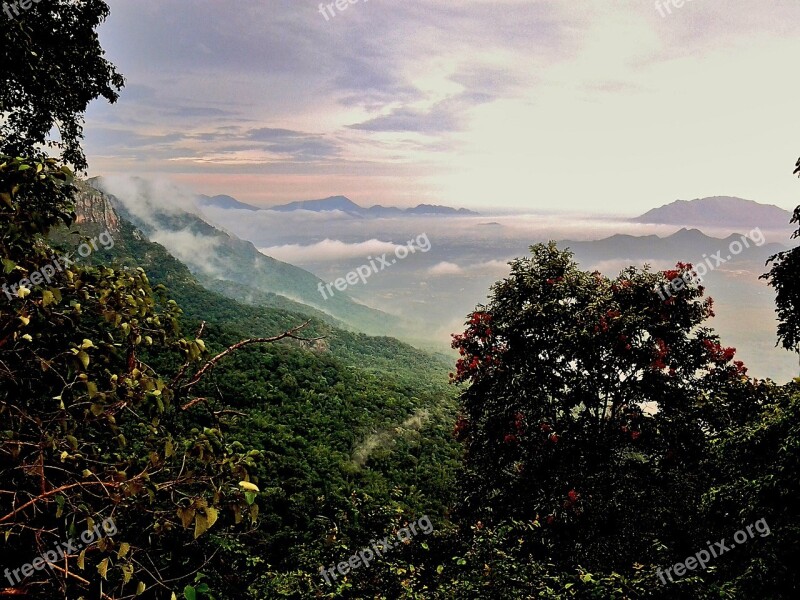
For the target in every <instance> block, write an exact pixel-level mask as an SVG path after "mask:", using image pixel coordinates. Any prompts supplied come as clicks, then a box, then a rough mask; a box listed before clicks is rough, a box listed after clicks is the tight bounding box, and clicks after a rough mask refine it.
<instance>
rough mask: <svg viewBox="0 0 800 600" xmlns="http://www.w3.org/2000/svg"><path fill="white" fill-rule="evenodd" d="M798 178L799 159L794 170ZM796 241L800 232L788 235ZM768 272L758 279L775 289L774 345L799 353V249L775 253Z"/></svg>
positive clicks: (798, 214)
mask: <svg viewBox="0 0 800 600" xmlns="http://www.w3.org/2000/svg"><path fill="white" fill-rule="evenodd" d="M794 172H795V174H796V175H798V177H800V159H798V160H797V165H796V167H795V170H794ZM791 222H792V223H793V224H795V225H798V226H800V206H798V207H797V208H795V210H794V214H793V215H792V221H791ZM798 237H800V228H798V229H797V231H795V232H794V233H793V234H792V239H797V238H798ZM767 264H771V265H772V267H771V268H770V270H769V272H768V273H766V274H764V275H763V276H762V277H761V278H762V279H766V280H767V282H768V283H769V284H770V285H771V286H772V287H773V288H775V305H776V312H777V313H778V341H779V343H780V344H782V345H783V347H784V348H786V349H787V350H794V351H798V350H800V282H799V281H798V278H797V274H798V273H800V248H793V249H792V250H786V251H784V252H778V253H777V254H775V255H773V256H771V257H770V258H769V261H768V262H767Z"/></svg>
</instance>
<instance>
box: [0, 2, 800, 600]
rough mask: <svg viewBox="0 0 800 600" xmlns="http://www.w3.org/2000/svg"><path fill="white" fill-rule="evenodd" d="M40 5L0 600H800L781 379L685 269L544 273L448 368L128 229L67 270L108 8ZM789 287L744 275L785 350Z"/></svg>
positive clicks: (24, 144) (16, 69)
mask: <svg viewBox="0 0 800 600" xmlns="http://www.w3.org/2000/svg"><path fill="white" fill-rule="evenodd" d="M50 4H51V5H52V7H51V9H50V10H48V11H39V12H36V13H31V14H28V15H23V16H22V17H20V18H18V19H15V20H5V19H3V20H0V31H2V35H3V40H4V44H3V47H2V49H0V63H1V64H0V77H2V82H1V85H0V114H2V118H0V260H1V261H2V275H0V280H1V281H0V283H2V290H3V292H2V293H0V534H1V535H0V539H2V545H0V569H2V577H1V578H0V597H14V598H41V599H49V598H67V599H70V600H75V599H80V598H82V599H85V600H90V599H106V600H111V599H113V600H122V599H129V598H143V599H144V598H154V599H162V598H163V599H167V600H169V599H185V600H206V599H216V600H240V599H247V598H252V599H265V598H266V599H270V598H298V599H302V598H331V599H333V598H375V599H384V598H385V599H395V598H408V599H412V598H413V599H425V598H441V599H449V598H454V599H465V600H466V599H474V598H508V599H524V598H553V599H561V598H576V599H583V598H598V599H601V598H613V599H644V598H647V599H662V598H663V599H683V598H686V599H712V598H713V599H740V598H741V599H754V598H769V599H775V600H782V599H787V600H789V599H795V598H797V597H798V593H800V575H798V571H797V565H798V564H800V514H799V511H800V504H798V502H797V497H798V493H799V492H800V490H799V489H798V487H800V379H798V380H796V381H794V382H789V383H786V384H779V383H776V382H773V381H770V380H758V379H754V378H751V377H750V376H748V371H747V367H746V365H745V364H743V363H742V362H741V361H739V360H738V359H737V358H736V351H735V349H733V348H728V347H726V346H725V345H724V340H721V339H719V337H718V336H717V335H716V334H715V333H714V331H713V329H711V327H710V324H711V321H710V319H711V318H712V317H713V316H714V308H713V301H712V299H711V298H709V297H708V296H707V295H706V292H705V290H704V289H703V287H702V286H700V285H698V284H696V283H694V282H693V279H692V277H691V273H692V265H690V264H685V263H678V264H677V265H676V267H675V269H673V270H667V271H652V270H650V269H648V268H642V269H640V268H635V267H630V268H628V269H626V270H624V271H623V272H622V273H620V274H619V275H618V276H617V277H616V278H609V277H606V276H604V275H601V274H600V273H598V272H586V271H582V270H581V269H580V268H579V266H578V265H577V264H576V262H575V261H574V260H573V257H572V255H571V253H570V252H569V250H568V249H566V248H559V247H557V246H556V245H555V244H554V243H550V244H537V245H534V246H532V247H531V248H530V254H529V255H528V256H524V257H520V258H518V259H516V260H514V261H513V262H512V264H511V272H510V275H509V276H508V277H507V278H505V279H503V280H501V281H498V282H497V283H496V284H495V285H494V287H493V288H492V289H491V290H487V292H488V293H489V300H488V301H487V303H486V304H485V305H481V306H477V307H476V308H475V311H474V312H473V313H471V314H469V315H465V317H464V329H463V331H461V332H459V333H458V334H457V335H454V336H453V350H454V352H453V355H452V356H450V355H448V356H445V355H441V354H435V353H430V352H426V351H423V350H419V349H416V348H414V347H412V346H410V345H407V344H404V343H401V342H399V341H397V340H395V339H393V338H388V337H372V336H368V335H366V334H363V333H360V332H357V331H353V330H352V329H349V328H347V327H345V326H344V325H342V324H340V323H338V322H336V321H335V320H332V319H329V318H326V315H324V314H322V313H320V312H319V311H315V310H313V309H310V308H309V309H308V310H305V309H304V306H303V305H302V304H297V303H289V302H286V303H285V306H275V302H274V301H272V302H271V303H267V302H265V303H263V304H261V305H259V304H254V303H244V302H239V301H237V300H233V299H231V298H230V297H229V295H223V294H222V293H220V291H219V290H218V289H217V290H214V289H207V288H205V287H203V285H202V282H200V281H198V279H197V278H195V277H194V276H193V275H192V274H191V273H190V271H189V270H188V268H187V267H186V266H184V265H183V264H182V263H181V262H179V261H178V260H177V259H175V258H173V257H172V256H171V255H170V254H169V253H167V251H166V250H165V249H164V248H163V247H162V246H160V245H158V244H155V243H153V242H151V241H149V239H148V238H147V236H146V234H145V233H143V232H142V231H140V230H139V229H137V228H136V227H135V226H134V225H133V224H132V223H130V222H129V221H127V220H125V219H122V218H121V219H120V220H119V223H118V227H117V229H116V230H115V231H114V232H112V236H113V238H114V244H113V247H105V246H102V245H98V244H97V243H96V242H95V244H94V247H93V248H92V250H91V252H90V253H89V255H87V256H86V257H85V258H82V259H81V260H80V261H76V262H74V264H67V263H65V262H64V261H63V260H61V259H60V258H59V257H62V256H64V255H67V254H68V253H72V254H75V253H78V252H79V250H78V249H79V248H80V246H81V245H83V246H84V247H91V242H92V240H97V239H102V238H99V236H101V235H102V233H103V232H102V227H101V226H100V225H98V224H97V223H93V222H91V221H87V220H85V219H84V218H80V217H81V214H80V211H78V210H77V209H76V197H77V195H78V194H79V193H81V192H85V191H86V190H87V183H86V182H85V180H84V177H83V175H84V174H85V172H86V168H87V164H86V157H85V155H84V150H83V147H82V140H83V116H84V114H85V111H86V108H87V106H88V105H89V103H90V102H92V101H94V100H99V101H107V102H110V103H113V102H115V101H116V100H117V98H118V95H119V94H120V93H121V91H122V90H123V87H124V79H123V77H122V75H121V74H120V73H118V72H117V70H116V67H115V66H114V65H112V64H110V63H109V62H108V61H107V60H106V59H105V58H104V52H103V49H102V48H101V46H100V43H99V38H98V35H97V27H98V26H99V25H100V24H101V23H102V21H103V20H104V19H105V18H106V17H107V16H108V12H109V9H108V7H107V5H106V4H105V2H103V1H102V0H87V1H84V2H77V3H76V2H72V1H71V0H51V1H50ZM54 132H55V133H54ZM798 171H799V172H800V161H798ZM793 222H794V223H795V224H797V225H798V232H797V234H796V236H797V235H800V207H798V209H797V210H796V211H795V214H794V220H793ZM80 255H81V256H83V253H81V254H80ZM676 258H677V257H676ZM67 262H69V261H67ZM798 273H800V250H789V251H787V252H785V253H782V254H779V255H776V256H774V257H773V258H772V259H771V261H770V263H769V264H768V265H765V275H764V278H765V279H766V281H767V283H768V284H769V285H770V286H771V287H772V289H773V291H774V292H775V294H776V312H777V316H778V319H779V328H778V330H777V332H776V341H777V343H779V344H780V345H782V346H783V347H784V348H785V349H786V351H787V352H795V351H796V350H797V348H798V344H799V343H800V278H799V277H798ZM678 279H682V280H684V281H685V282H686V284H685V285H682V286H674V288H679V291H677V292H676V293H675V294H674V295H672V296H670V297H669V298H668V299H666V300H664V299H663V298H662V297H660V296H659V293H658V290H659V289H661V287H662V286H664V285H669V284H670V283H671V282H673V281H675V280H678ZM101 523H102V524H103V525H102V527H99V524H101ZM423 523H424V524H426V527H424V530H415V528H413V527H412V526H413V525H415V524H418V527H419V528H420V529H422V528H423ZM112 524H113V526H112ZM427 524H430V528H429V529H428V528H427ZM93 532H94V533H93ZM100 532H104V533H103V534H102V535H100ZM403 532H405V535H401V534H402V533H403ZM90 538H91V541H90ZM387 538H393V539H394V540H396V543H394V544H393V547H389V546H388V545H387V544H384V545H383V549H384V552H383V553H381V554H382V555H377V554H378V548H379V547H380V545H378V547H377V548H376V540H386V539H387ZM73 542H74V543H73ZM365 549H369V555H372V558H371V560H370V561H369V564H366V563H367V562H368V561H366V560H365V558H364V557H365V556H367V553H366V551H365ZM359 552H361V555H360V557H361V558H360V562H359V560H358V559H355V558H353V557H356V556H358V553H359ZM48 557H49V558H48Z"/></svg>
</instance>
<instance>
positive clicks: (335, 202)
mask: <svg viewBox="0 0 800 600" xmlns="http://www.w3.org/2000/svg"><path fill="white" fill-rule="evenodd" d="M270 210H277V211H279V212H289V211H293V210H313V211H315V212H325V211H329V210H330V211H332V210H340V211H342V212H346V213H360V212H361V211H363V210H364V209H363V208H361V207H360V206H359V205H358V204H356V203H355V202H353V201H352V200H350V198H348V197H347V196H341V195H339V196H328V197H327V198H323V199H322V200H300V201H298V202H290V203H289V204H281V205H280V206H273V207H272V208H270Z"/></svg>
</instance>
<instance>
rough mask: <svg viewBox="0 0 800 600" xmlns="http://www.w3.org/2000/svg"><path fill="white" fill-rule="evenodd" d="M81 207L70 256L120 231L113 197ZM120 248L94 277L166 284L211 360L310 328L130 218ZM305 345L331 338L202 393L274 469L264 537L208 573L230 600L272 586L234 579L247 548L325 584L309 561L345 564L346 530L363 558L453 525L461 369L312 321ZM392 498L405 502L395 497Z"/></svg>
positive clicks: (214, 378)
mask: <svg viewBox="0 0 800 600" xmlns="http://www.w3.org/2000/svg"><path fill="white" fill-rule="evenodd" d="M82 196H83V201H82V203H81V207H82V208H81V210H79V217H80V221H81V223H80V225H77V226H74V227H72V228H71V229H70V230H69V231H67V230H65V229H63V228H61V229H60V230H58V231H56V232H54V234H53V235H52V236H51V239H52V240H53V241H54V243H56V244H57V245H59V246H62V247H64V248H65V249H66V248H70V247H74V246H75V244H76V242H77V236H76V235H75V234H76V233H77V234H79V235H87V236H92V235H96V234H97V233H98V232H99V231H102V230H103V229H105V228H106V226H107V225H109V223H107V222H106V221H105V220H104V218H103V215H108V214H112V213H109V212H108V210H107V208H108V207H107V204H108V202H109V200H108V198H106V197H105V196H103V195H102V194H99V193H97V192H94V191H91V190H85V191H84V193H83V195H82ZM113 236H114V241H115V244H114V247H113V248H112V249H111V250H108V251H104V250H100V251H98V252H96V253H93V254H92V255H91V256H90V257H88V258H87V259H86V264H97V265H116V266H118V267H124V268H129V269H130V268H134V267H137V266H139V267H142V268H143V269H144V270H145V272H146V273H147V275H148V277H149V279H150V281H151V283H152V284H153V285H164V286H165V288H166V289H165V296H164V299H166V298H170V299H173V300H175V301H177V302H178V305H179V306H180V307H181V308H182V309H183V319H182V325H183V328H184V329H185V330H186V331H197V330H198V329H199V327H200V323H201V322H205V323H206V325H205V334H204V336H203V337H204V339H205V341H206V344H207V345H208V347H209V349H210V351H211V352H212V353H216V352H219V351H220V350H222V349H224V348H225V347H227V346H229V345H231V344H233V343H236V342H237V341H239V340H242V339H246V338H249V337H258V336H265V335H274V334H276V333H279V332H281V331H284V330H286V329H288V328H290V327H293V326H296V325H297V324H299V323H302V322H303V321H305V320H306V319H308V318H309V313H308V312H304V311H305V310H306V307H303V306H301V305H287V307H286V308H289V309H291V308H296V309H297V311H299V312H292V311H290V310H283V309H277V308H274V307H272V306H264V305H247V304H240V303H239V302H237V301H235V300H231V299H230V298H228V297H226V296H224V295H222V294H220V293H218V292H215V291H213V290H210V289H208V288H205V287H203V286H202V285H200V283H199V281H198V280H197V279H196V278H195V277H194V276H193V275H192V273H191V271H190V269H189V268H188V267H187V266H186V265H184V264H182V263H181V262H180V261H179V260H177V259H176V258H175V257H173V256H171V255H170V254H169V253H168V252H167V250H166V249H165V248H164V247H163V246H161V245H160V244H156V243H153V242H151V241H149V240H148V239H147V237H146V236H145V235H144V234H143V233H142V232H141V231H139V230H138V229H137V228H135V227H134V226H133V225H132V224H131V223H130V222H128V221H127V220H126V219H125V218H122V217H121V218H118V219H117V220H116V221H115V222H114V228H113ZM260 299H263V296H260V295H257V296H254V297H253V298H251V300H252V301H253V302H254V303H257V302H258V300H260ZM304 333H305V334H306V335H308V336H324V339H323V340H322V341H320V342H317V343H314V344H312V345H306V344H303V343H297V342H287V343H281V344H272V345H261V346H253V347H249V348H245V349H243V350H241V351H239V352H237V353H235V354H233V355H232V356H230V357H229V358H228V359H226V361H224V362H223V363H222V364H220V365H219V366H218V367H217V368H216V369H214V371H213V373H212V374H211V376H210V377H209V378H208V381H206V382H204V383H203V384H202V385H201V386H199V387H198V389H197V393H198V394H199V395H202V396H205V397H206V398H207V402H208V408H207V410H208V411H209V414H210V411H212V410H213V411H216V413H215V414H222V413H228V414H230V415H232V416H231V417H228V418H225V419H224V426H225V428H226V432H227V433H226V436H227V440H228V443H231V442H233V443H237V442H238V443H241V444H243V445H244V446H247V447H255V448H257V449H258V450H259V451H260V452H263V454H264V456H265V457H266V459H265V460H264V461H263V462H261V463H259V464H258V466H257V467H256V468H255V470H254V474H255V476H256V478H257V479H256V480H257V481H258V485H259V487H260V488H261V490H263V491H264V494H265V498H266V502H265V503H264V505H263V506H262V507H261V512H260V521H261V525H260V526H259V528H258V529H257V530H252V531H249V532H247V533H246V536H245V537H243V538H242V542H241V543H240V544H235V545H232V546H228V547H225V548H218V552H219V556H218V558H217V560H215V561H212V562H211V563H210V564H208V565H207V566H206V568H205V571H206V572H210V573H214V577H215V578H219V579H220V580H224V581H226V582H227V585H230V586H231V589H235V590H244V589H246V588H247V586H248V585H249V584H250V581H252V579H253V578H254V577H257V576H259V574H258V573H259V569H258V568H255V569H253V568H252V567H257V563H254V564H253V565H245V564H242V565H240V566H239V567H238V568H237V569H234V570H231V569H230V568H227V567H226V566H225V565H226V564H230V562H231V561H234V562H235V561H237V560H239V559H240V557H241V555H242V553H244V551H245V549H246V548H247V547H250V548H252V547H256V548H257V549H258V550H257V554H256V555H257V556H258V557H260V559H261V560H264V561H266V562H267V563H268V564H269V565H270V568H271V569H279V570H286V571H290V570H292V569H295V568H297V567H298V566H299V565H302V568H304V569H305V570H307V571H309V572H313V571H314V570H315V569H316V566H315V564H314V562H313V560H310V557H315V556H317V557H320V558H319V559H318V560H333V558H335V557H336V556H337V555H338V554H337V552H338V551H337V549H336V548H331V547H330V545H329V544H328V543H327V542H326V541H325V540H326V537H327V538H328V539H329V537H330V535H331V534H332V532H333V531H334V530H335V533H336V536H337V537H338V539H339V541H338V543H337V547H340V546H342V545H345V544H352V545H355V544H356V543H360V541H359V540H360V538H361V537H362V536H363V532H364V531H365V530H372V531H373V532H374V533H373V534H372V535H376V534H377V533H378V532H380V531H384V530H386V529H387V528H388V527H390V526H391V521H390V516H391V515H393V514H397V513H399V512H407V511H412V512H415V513H417V514H423V513H424V514H428V515H430V516H431V517H435V516H439V517H440V518H441V516H443V515H444V514H445V512H446V506H447V505H448V504H449V502H450V498H451V495H452V490H453V487H454V478H455V473H456V471H457V468H458V462H457V459H458V456H459V454H460V447H459V446H458V444H457V443H456V442H455V441H454V440H453V439H452V437H451V435H450V430H451V427H452V421H453V419H454V414H455V404H454V395H455V389H453V388H452V386H449V385H448V371H449V367H450V360H449V359H447V358H445V357H443V356H437V355H433V354H429V353H426V352H422V351H419V350H417V349H415V348H412V347H411V346H408V345H407V344H404V343H401V342H399V341H397V340H394V339H391V338H386V337H369V336H367V335H365V334H362V333H354V332H351V331H347V330H345V329H341V328H338V327H335V326H333V325H331V323H330V322H328V321H327V320H324V319H320V318H317V315H315V314H314V313H313V311H312V313H311V324H310V326H309V327H308V329H307V330H306V331H305V332H304ZM146 360H147V362H148V364H150V365H152V366H154V367H155V368H157V369H159V370H160V371H162V372H170V371H172V370H174V369H175V365H174V364H171V363H170V362H169V361H165V360H164V358H163V357H162V356H161V355H160V354H158V353H155V352H154V353H152V354H151V355H148V356H147V357H146ZM200 412H201V413H203V412H204V411H203V410H201V411H200ZM389 490H404V493H403V494H401V495H399V496H396V497H394V498H393V497H392V495H391V494H390V493H389ZM360 515H363V517H362V516H360ZM351 538H352V540H351ZM323 557H325V558H323Z"/></svg>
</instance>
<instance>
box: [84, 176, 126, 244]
mask: <svg viewBox="0 0 800 600" xmlns="http://www.w3.org/2000/svg"><path fill="white" fill-rule="evenodd" d="M74 185H75V187H76V188H78V192H77V193H76V194H75V214H76V216H77V219H76V221H75V222H76V224H78V225H81V224H84V223H96V224H98V225H100V226H101V227H103V228H104V229H105V230H106V231H109V232H111V231H119V217H118V216H117V213H116V212H115V211H114V209H113V207H112V206H111V202H110V201H109V200H108V198H107V197H106V196H105V195H104V194H103V193H102V192H99V191H97V190H96V189H94V188H93V187H91V186H89V185H88V184H86V183H84V182H82V181H80V182H75V184H74Z"/></svg>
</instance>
